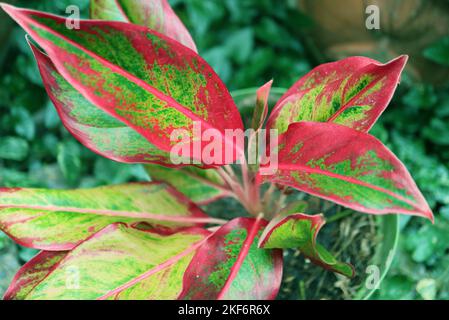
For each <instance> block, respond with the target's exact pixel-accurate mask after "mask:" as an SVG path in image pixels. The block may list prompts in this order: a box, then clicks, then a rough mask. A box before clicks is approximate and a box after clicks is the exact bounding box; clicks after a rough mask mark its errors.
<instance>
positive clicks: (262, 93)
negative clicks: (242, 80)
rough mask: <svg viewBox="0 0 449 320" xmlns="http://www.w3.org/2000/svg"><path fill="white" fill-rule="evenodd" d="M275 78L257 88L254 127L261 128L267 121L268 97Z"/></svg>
mask: <svg viewBox="0 0 449 320" xmlns="http://www.w3.org/2000/svg"><path fill="white" fill-rule="evenodd" d="M272 85H273V80H271V81H269V82H267V83H266V84H264V85H263V86H262V87H260V88H259V89H258V90H257V99H256V106H255V108H254V114H253V120H252V128H253V129H254V130H259V129H261V128H262V126H263V125H264V123H265V120H266V119H267V115H268V98H269V96H270V90H271V86H272Z"/></svg>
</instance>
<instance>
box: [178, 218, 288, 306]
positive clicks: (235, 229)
mask: <svg viewBox="0 0 449 320" xmlns="http://www.w3.org/2000/svg"><path fill="white" fill-rule="evenodd" d="M266 224H267V222H266V221H264V220H261V219H250V218H238V219H235V220H232V221H231V222H229V223H227V224H226V225H224V226H223V227H221V228H220V229H218V230H217V231H216V232H215V233H214V234H213V235H211V236H210V237H209V238H208V239H207V240H206V241H205V243H204V244H203V245H202V246H201V247H200V248H199V250H198V251H197V253H196V254H195V256H194V257H193V259H192V262H191V263H190V265H189V267H188V268H187V270H186V273H185V275H184V286H183V291H182V293H181V295H180V298H181V299H208V300H209V299H274V298H275V297H276V295H277V292H278V290H279V286H280V283H281V278H282V252H281V251H280V250H264V249H260V248H258V246H257V242H258V240H259V237H260V234H261V233H262V230H263V228H264V227H265V226H266Z"/></svg>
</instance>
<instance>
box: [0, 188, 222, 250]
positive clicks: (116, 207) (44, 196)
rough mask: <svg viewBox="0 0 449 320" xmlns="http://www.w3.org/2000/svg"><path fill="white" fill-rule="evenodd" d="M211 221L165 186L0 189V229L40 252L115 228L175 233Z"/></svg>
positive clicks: (182, 197)
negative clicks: (148, 228)
mask: <svg viewBox="0 0 449 320" xmlns="http://www.w3.org/2000/svg"><path fill="white" fill-rule="evenodd" d="M209 221H210V220H209V218H208V217H207V216H206V215H205V214H204V213H203V212H202V211H201V209H199V208H198V207H197V206H195V204H193V203H192V202H190V201H189V200H188V199H187V198H186V197H185V196H184V195H182V194H180V193H179V192H177V191H176V190H174V189H173V188H172V187H170V186H167V185H166V184H163V183H155V182H153V183H143V184H127V185H117V186H110V187H100V188H95V189H80V190H44V189H0V229H1V230H2V231H4V232H5V233H7V234H8V235H10V236H11V237H12V238H13V239H14V240H15V241H16V242H17V243H19V244H21V245H23V246H26V247H31V248H37V249H43V250H51V251H55V250H56V251H61V250H69V249H71V248H73V247H74V246H75V245H77V244H78V243H80V242H81V241H82V240H84V239H86V238H88V237H89V236H91V235H92V234H94V233H95V232H97V231H98V230H101V229H102V228H104V227H105V226H107V225H109V224H112V223H115V222H124V223H128V224H138V223H140V222H145V223H146V224H149V225H151V226H153V227H157V228H158V229H161V230H166V232H173V231H175V230H177V229H179V228H182V227H186V226H192V225H202V224H204V223H206V222H209ZM212 222H213V221H212Z"/></svg>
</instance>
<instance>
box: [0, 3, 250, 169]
mask: <svg viewBox="0 0 449 320" xmlns="http://www.w3.org/2000/svg"><path fill="white" fill-rule="evenodd" d="M2 7H3V9H4V10H5V11H6V12H7V13H8V14H9V15H10V16H11V17H13V18H14V19H15V20H16V21H17V22H18V23H19V24H20V25H21V26H22V27H23V28H24V29H25V30H26V31H27V32H28V33H29V34H30V35H31V37H32V38H33V39H34V40H35V41H36V42H37V43H38V44H39V45H40V46H41V47H42V48H43V49H44V50H45V52H46V53H47V54H48V57H49V59H50V60H51V61H52V63H53V64H54V66H55V68H56V70H57V71H58V72H59V73H60V74H61V76H62V77H63V78H64V79H65V80H66V81H67V82H68V83H69V84H70V85H71V86H72V87H73V88H75V89H76V90H77V91H78V92H79V94H81V95H82V96H83V97H85V98H86V99H87V100H88V101H89V102H90V103H91V104H92V105H94V106H95V107H96V108H98V109H100V110H102V111H104V112H105V113H107V114H109V115H110V116H112V117H114V118H115V119H116V120H117V121H119V122H121V123H124V124H125V125H126V126H127V127H130V128H132V129H133V130H134V131H136V132H137V133H138V134H140V135H141V136H143V137H144V138H145V139H146V140H147V141H149V143H150V144H151V145H154V146H155V147H156V148H157V149H159V150H160V151H161V152H167V153H169V152H172V151H173V147H174V146H178V147H179V145H180V144H181V145H184V146H185V149H186V150H187V149H189V150H190V147H191V145H192V142H193V140H195V141H197V142H198V144H199V146H198V148H199V149H200V150H204V149H205V148H206V147H207V146H208V145H209V141H205V140H206V139H201V137H202V134H203V133H204V132H205V131H206V130H210V129H213V130H214V133H215V135H214V137H215V138H216V139H215V141H214V142H215V144H214V146H215V147H216V146H218V148H221V150H225V149H226V148H232V149H231V151H232V150H235V151H236V152H235V153H234V152H232V155H234V157H222V159H218V158H217V157H214V163H213V164H210V163H207V164H208V165H221V164H225V163H232V162H234V161H235V159H236V158H237V157H239V155H241V154H242V150H241V148H240V146H238V145H236V144H234V143H233V142H232V141H229V138H228V137H226V135H225V130H226V129H243V124H242V120H241V118H240V115H239V112H238V110H237V108H236V106H235V104H234V102H233V100H232V98H231V96H230V94H229V92H228V90H227V89H226V87H225V85H224V84H223V82H222V81H221V80H220V79H219V77H218V76H217V75H216V73H215V72H214V71H213V69H212V68H211V67H210V66H209V65H208V64H207V63H206V62H205V61H204V60H203V59H202V58H201V57H199V56H198V55H197V54H196V53H195V52H193V51H192V50H190V49H188V48H186V47H185V46H183V45H181V44H179V43H178V42H176V41H174V40H172V39H170V38H168V37H166V36H164V35H162V34H160V33H157V32H154V31H152V30H150V29H147V28H145V27H141V26H138V25H134V24H129V23H122V22H109V21H96V20H86V21H81V22H80V28H79V30H71V29H68V28H66V25H65V22H66V21H65V19H64V18H61V17H57V16H54V15H49V14H46V13H42V12H38V11H32V10H25V9H18V8H15V7H13V6H9V5H2ZM117 52H120V55H118V54H117ZM73 121H76V120H73ZM100 127H102V126H101V125H100ZM217 136H218V137H219V138H220V139H218V138H217ZM79 137H82V135H80V136H79ZM108 138H109V139H115V138H116V136H112V137H107V138H104V139H103V140H106V143H108V142H107V140H108ZM218 140H219V141H218ZM89 143H90V141H87V142H85V144H86V145H87V144H89ZM132 151H133V152H134V153H145V150H143V151H142V147H141V146H140V145H138V146H137V147H135V148H134V149H133V150H132ZM150 151H151V152H152V151H153V150H150ZM228 153H230V152H228ZM222 154H223V155H224V154H225V152H222ZM183 156H185V157H188V158H189V159H191V160H192V162H193V161H195V162H197V163H198V164H202V163H203V162H204V161H203V160H204V159H203V155H201V154H198V153H196V152H192V153H191V154H187V155H186V154H185V153H183Z"/></svg>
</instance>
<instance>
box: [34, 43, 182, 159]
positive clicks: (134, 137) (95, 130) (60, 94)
mask: <svg viewBox="0 0 449 320" xmlns="http://www.w3.org/2000/svg"><path fill="white" fill-rule="evenodd" d="M28 44H29V45H30V47H31V50H32V51H33V54H34V57H35V58H36V61H37V63H38V66H39V71H40V73H41V76H42V81H43V83H44V86H45V89H46V91H47V94H48V96H49V97H50V99H51V101H52V102H53V105H54V106H55V108H56V110H57V112H58V114H59V117H60V118H61V121H62V123H63V124H64V126H65V127H66V128H67V130H68V131H69V132H70V133H71V134H72V135H73V136H74V137H75V138H76V139H77V140H78V141H79V142H80V143H82V144H83V145H84V146H85V147H87V148H88V149H90V150H92V151H94V152H95V153H98V154H99V155H102V156H104V157H106V158H108V159H112V160H115V161H118V162H124V163H157V164H163V165H165V166H173V164H172V162H171V160H170V154H169V153H168V152H164V151H161V150H159V149H158V148H157V147H156V146H154V145H152V144H151V143H150V142H149V141H148V140H147V139H145V138H144V137H143V136H142V135H140V134H139V133H138V132H137V131H136V130H134V129H133V128H131V127H129V126H127V125H126V124H124V123H123V122H120V121H119V120H117V119H116V118H114V117H113V116H110V115H109V114H107V113H106V112H104V111H102V110H101V109H98V108H97V107H95V105H93V104H92V103H90V102H89V100H87V99H86V98H84V96H83V95H82V94H81V93H79V92H78V91H77V90H75V88H73V87H72V86H71V85H70V83H68V82H67V81H66V80H65V79H64V78H63V77H62V76H61V74H60V73H59V72H58V71H57V70H56V68H55V66H54V65H53V62H51V60H50V59H49V58H48V56H47V55H46V54H45V53H43V52H42V51H40V50H39V49H38V48H37V47H36V46H35V45H34V44H33V43H32V42H31V41H30V40H29V39H28Z"/></svg>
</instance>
